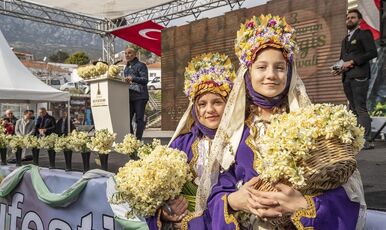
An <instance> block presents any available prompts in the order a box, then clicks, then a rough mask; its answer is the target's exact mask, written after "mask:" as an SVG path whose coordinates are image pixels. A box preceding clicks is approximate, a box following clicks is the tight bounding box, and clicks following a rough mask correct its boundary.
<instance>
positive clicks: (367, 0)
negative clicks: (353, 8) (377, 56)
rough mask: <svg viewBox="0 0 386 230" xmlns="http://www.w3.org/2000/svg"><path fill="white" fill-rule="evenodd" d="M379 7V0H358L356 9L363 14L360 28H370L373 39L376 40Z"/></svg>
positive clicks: (377, 36)
mask: <svg viewBox="0 0 386 230" xmlns="http://www.w3.org/2000/svg"><path fill="white" fill-rule="evenodd" d="M380 7H381V1H380V0H359V1H358V10H359V11H360V12H361V13H362V16H363V20H362V22H361V25H360V28H361V29H364V30H370V31H371V33H372V34H373V38H374V40H378V39H379V37H380V33H379V28H380V12H379V9H380Z"/></svg>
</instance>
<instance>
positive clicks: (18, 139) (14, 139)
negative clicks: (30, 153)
mask: <svg viewBox="0 0 386 230" xmlns="http://www.w3.org/2000/svg"><path fill="white" fill-rule="evenodd" d="M8 138H9V143H8V145H9V147H10V148H11V149H12V153H16V151H17V149H22V148H25V145H24V137H23V136H8Z"/></svg>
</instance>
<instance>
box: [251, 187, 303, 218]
mask: <svg viewBox="0 0 386 230" xmlns="http://www.w3.org/2000/svg"><path fill="white" fill-rule="evenodd" d="M275 188H276V189H277V190H278V191H277V192H262V191H257V190H255V189H253V190H251V193H253V194H254V195H255V196H262V197H264V198H266V199H269V200H275V201H277V202H278V205H277V206H275V207H270V208H260V209H258V210H257V213H258V214H257V216H259V217H261V218H275V217H278V215H277V213H280V214H281V215H285V214H292V213H294V212H295V211H297V210H300V209H305V208H307V201H306V199H305V198H304V196H303V195H302V194H301V193H300V192H299V191H298V190H296V189H294V188H291V187H289V186H288V185H285V184H281V183H278V184H276V185H275ZM281 215H280V216H281Z"/></svg>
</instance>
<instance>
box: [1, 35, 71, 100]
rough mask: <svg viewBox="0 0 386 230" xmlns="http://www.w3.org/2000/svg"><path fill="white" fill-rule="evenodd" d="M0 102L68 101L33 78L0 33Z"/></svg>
mask: <svg viewBox="0 0 386 230" xmlns="http://www.w3.org/2000/svg"><path fill="white" fill-rule="evenodd" d="M0 82H1V83H0V101H9V102H11V101H23V102H29V101H37V102H44V101H68V100H69V99H70V94H69V93H67V92H62V91H60V90H57V89H55V88H52V87H51V86H49V85H46V84H45V83H44V82H42V81H41V80H39V79H38V78H37V77H35V76H34V75H33V74H32V73H31V72H30V71H29V70H28V69H27V67H25V66H24V65H23V64H22V63H21V62H20V60H19V59H18V58H17V57H16V55H15V54H14V53H13V52H12V50H11V48H10V47H9V45H8V43H7V41H6V40H5V38H4V36H3V33H2V32H1V31H0Z"/></svg>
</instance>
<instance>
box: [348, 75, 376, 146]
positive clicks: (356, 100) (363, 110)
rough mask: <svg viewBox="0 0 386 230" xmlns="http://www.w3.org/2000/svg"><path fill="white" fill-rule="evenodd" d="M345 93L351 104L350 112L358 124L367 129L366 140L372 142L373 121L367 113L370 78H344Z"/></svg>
mask: <svg viewBox="0 0 386 230" xmlns="http://www.w3.org/2000/svg"><path fill="white" fill-rule="evenodd" d="M343 88H344V93H345V94H346V97H347V99H348V101H349V103H350V110H351V111H352V112H353V113H354V114H355V116H356V117H357V119H358V123H359V124H360V125H361V126H362V127H363V128H364V129H365V139H366V140H367V141H370V140H371V119H370V116H369V112H368V111H367V103H366V101H367V91H368V89H369V78H368V77H367V78H347V77H346V78H344V79H343Z"/></svg>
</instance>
